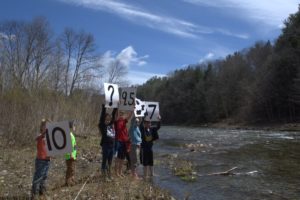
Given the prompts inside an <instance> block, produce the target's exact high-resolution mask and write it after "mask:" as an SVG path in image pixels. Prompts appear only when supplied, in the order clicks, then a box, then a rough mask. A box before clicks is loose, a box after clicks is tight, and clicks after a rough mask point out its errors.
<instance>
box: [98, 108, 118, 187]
mask: <svg viewBox="0 0 300 200" xmlns="http://www.w3.org/2000/svg"><path fill="white" fill-rule="evenodd" d="M116 112H117V108H114V109H113V112H112V114H109V113H107V112H106V107H105V105H104V104H102V110H101V114H100V120H99V124H98V128H99V131H100V134H101V135H102V137H101V142H100V145H101V147H102V166H101V170H102V175H103V177H104V178H105V180H106V181H111V180H112V176H111V164H112V159H113V155H114V146H115V135H116V134H115V128H114V121H115V115H116Z"/></svg>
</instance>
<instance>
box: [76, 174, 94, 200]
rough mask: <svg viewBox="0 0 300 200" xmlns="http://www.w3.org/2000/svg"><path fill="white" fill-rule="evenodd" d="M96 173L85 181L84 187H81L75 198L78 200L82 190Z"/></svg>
mask: <svg viewBox="0 0 300 200" xmlns="http://www.w3.org/2000/svg"><path fill="white" fill-rule="evenodd" d="M94 174H95V172H94V173H93V174H92V175H91V176H90V177H89V178H88V179H86V181H85V182H84V184H83V185H82V187H81V188H80V190H79V192H78V193H77V195H76V197H75V198H74V200H76V199H77V198H78V196H79V194H80V193H81V192H82V190H83V188H84V187H85V185H86V183H87V182H88V181H89V180H90V178H91V177H93V176H94Z"/></svg>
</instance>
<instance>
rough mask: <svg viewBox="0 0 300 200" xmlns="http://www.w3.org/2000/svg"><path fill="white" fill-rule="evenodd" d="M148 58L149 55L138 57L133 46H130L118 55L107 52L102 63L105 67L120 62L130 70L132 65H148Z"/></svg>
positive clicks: (101, 60)
mask: <svg viewBox="0 0 300 200" xmlns="http://www.w3.org/2000/svg"><path fill="white" fill-rule="evenodd" d="M147 58H149V55H145V56H142V57H138V54H137V52H136V51H135V50H134V48H133V47H132V46H128V47H126V48H125V49H123V50H122V51H121V52H120V53H119V54H117V55H115V54H114V53H113V52H111V51H106V52H105V53H104V54H103V55H102V57H101V59H100V62H101V64H102V65H104V66H109V64H111V63H112V62H115V61H119V62H120V63H122V64H123V65H124V66H126V67H127V68H129V67H130V66H132V65H138V66H142V65H145V64H147V62H146V61H145V59H147Z"/></svg>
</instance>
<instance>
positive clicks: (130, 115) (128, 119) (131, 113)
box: [126, 111, 133, 122]
mask: <svg viewBox="0 0 300 200" xmlns="http://www.w3.org/2000/svg"><path fill="white" fill-rule="evenodd" d="M132 115H133V111H130V113H129V115H128V116H127V118H126V119H127V121H128V122H129V121H130V119H131V117H132Z"/></svg>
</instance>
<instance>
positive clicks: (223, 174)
mask: <svg viewBox="0 0 300 200" xmlns="http://www.w3.org/2000/svg"><path fill="white" fill-rule="evenodd" d="M235 169H237V167H233V168H231V169H229V170H227V171H224V172H216V173H211V174H205V175H198V176H214V175H222V176H229V175H235V173H232V171H233V170H235Z"/></svg>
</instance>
